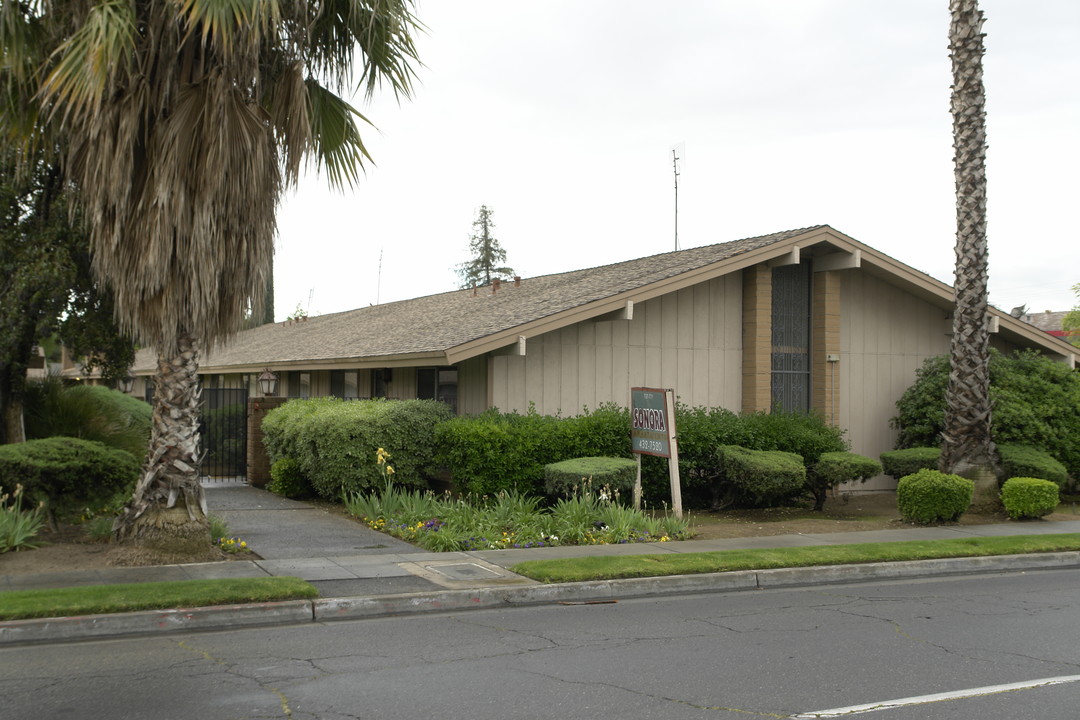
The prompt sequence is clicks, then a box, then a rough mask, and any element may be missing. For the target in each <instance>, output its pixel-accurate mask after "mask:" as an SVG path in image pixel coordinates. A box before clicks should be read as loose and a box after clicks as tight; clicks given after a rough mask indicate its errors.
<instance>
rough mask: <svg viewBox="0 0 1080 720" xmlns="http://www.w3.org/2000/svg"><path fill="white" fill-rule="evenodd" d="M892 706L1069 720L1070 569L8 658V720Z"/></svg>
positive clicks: (36, 651)
mask: <svg viewBox="0 0 1080 720" xmlns="http://www.w3.org/2000/svg"><path fill="white" fill-rule="evenodd" d="M1053 679H1057V680H1053ZM1048 682H1056V684H1040V683H1048ZM1014 684H1020V687H1013V685H1014ZM980 688H981V689H982V690H974V691H973V689H980ZM972 692H974V695H972ZM940 693H946V694H948V696H947V699H940V700H939V701H936V702H933V701H932V700H934V698H932V697H928V696H933V695H935V694H940ZM890 701H898V705H897V706H896V707H892V708H889V709H879V710H875V711H872V712H869V713H866V714H859V715H858V717H859V718H867V719H868V720H901V719H903V720H909V719H915V718H918V719H920V720H927V719H932V720H938V719H944V718H956V719H961V718H962V719H964V720H969V719H971V718H979V720H1015V719H1016V718H1039V719H1040V720H1055V719H1058V718H1060V719H1061V720H1066V719H1068V720H1075V718H1077V717H1078V716H1080V709H1078V708H1080V573H1077V572H1076V571H1039V572H1029V573H1015V574H1008V575H999V576H979V577H962V578H955V577H954V578H945V579H936V580H925V581H905V582H884V583H868V584H857V585H844V586H840V585H837V586H827V587H815V588H807V589H792V590H764V591H747V592H736V593H718V594H709V595H694V596H680V597H667V598H662V599H648V600H623V601H619V602H618V603H614V604H598V605H584V606H582V605H570V606H547V607H526V608H515V609H508V610H498V611H497V610H485V611H475V612H465V613H453V614H445V615H424V616H413V617H408V618H385V619H376V620H363V621H355V622H337V623H327V624H321V625H320V624H315V625H302V626H288V627H277V628H267V629H249V630H241V631H230V632H215V633H202V634H189V635H182V636H179V635H174V636H169V637H153V638H132V639H123V640H113V641H99V642H82V643H78V644H70V645H39V646H28V647H20V648H6V649H0V717H3V718H13V719H14V718H28V719H29V718H33V719H35V720H39V719H40V720H47V719H51V718H80V719H86V720H97V719H99V718H100V719H101V720H105V719H108V720H123V719H125V718H139V719H140V720H141V719H144V718H153V719H154V720H171V719H173V718H175V719H177V720H180V719H183V720H188V719H191V718H199V719H200V720H216V719H218V718H221V719H235V720H240V719H245V720H246V719H255V718H290V719H293V720H300V719H303V720H307V719H309V718H319V719H321V720H338V719H342V718H402V717H408V718H436V717H438V718H468V719H473V718H475V719H477V720H485V719H488V718H490V719H492V720H496V719H498V720H506V719H507V718H538V719H541V718H542V719H544V720H550V719H552V718H605V719H608V720H610V719H611V718H665V719H681V718H740V719H741V720H746V719H747V718H753V717H770V718H784V717H815V716H819V717H821V716H824V715H822V711H827V710H832V711H837V712H846V713H850V712H851V711H852V710H854V709H858V706H863V705H868V704H869V705H879V706H880V705H883V704H888V703H889V702H890ZM845 708H847V709H848V710H844V709H845ZM839 716H843V715H839Z"/></svg>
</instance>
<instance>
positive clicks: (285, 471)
mask: <svg viewBox="0 0 1080 720" xmlns="http://www.w3.org/2000/svg"><path fill="white" fill-rule="evenodd" d="M266 489H267V490H269V491H270V492H272V493H274V494H275V495H281V496H282V497H287V498H293V497H303V496H305V495H310V494H311V483H309V482H308V481H307V478H306V477H304V473H303V471H301V469H300V463H298V462H296V460H294V459H293V458H291V457H283V458H280V459H279V460H276V461H274V464H273V465H271V466H270V482H269V483H267V484H266Z"/></svg>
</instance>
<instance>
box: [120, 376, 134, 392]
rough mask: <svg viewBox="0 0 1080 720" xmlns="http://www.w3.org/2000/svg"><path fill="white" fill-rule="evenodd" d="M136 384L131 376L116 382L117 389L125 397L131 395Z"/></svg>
mask: <svg viewBox="0 0 1080 720" xmlns="http://www.w3.org/2000/svg"><path fill="white" fill-rule="evenodd" d="M134 384H135V378H133V377H131V376H130V375H125V376H124V377H122V378H120V379H119V380H117V381H116V389H117V390H119V391H120V392H122V393H124V394H125V395H128V394H130V393H131V388H132V386H133V385H134Z"/></svg>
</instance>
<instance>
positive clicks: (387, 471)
mask: <svg viewBox="0 0 1080 720" xmlns="http://www.w3.org/2000/svg"><path fill="white" fill-rule="evenodd" d="M386 474H387V475H393V474H394V468H393V467H391V466H390V465H387V466H386Z"/></svg>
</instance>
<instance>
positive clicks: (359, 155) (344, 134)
mask: <svg viewBox="0 0 1080 720" xmlns="http://www.w3.org/2000/svg"><path fill="white" fill-rule="evenodd" d="M305 86H306V88H307V95H308V118H309V121H310V141H311V147H312V151H313V155H314V157H315V163H316V167H317V168H318V169H319V170H321V171H325V172H326V176H327V179H328V180H329V181H330V183H331V184H332V185H334V186H335V187H342V186H343V185H344V183H348V185H349V186H350V187H352V184H353V182H355V181H356V179H357V178H358V177H359V175H358V172H359V170H361V169H363V163H364V161H365V160H368V161H370V160H371V155H369V154H368V151H367V148H365V147H364V142H363V140H362V138H361V137H360V131H359V129H358V128H357V127H356V122H355V120H356V119H359V120H360V121H362V122H365V123H366V122H368V120H367V118H365V117H364V116H363V115H361V114H360V112H358V111H357V110H356V108H354V107H353V106H352V105H350V104H349V103H347V102H345V101H344V100H343V99H341V98H340V97H338V96H337V95H335V94H334V93H332V92H330V91H329V90H327V89H326V88H324V87H323V86H322V85H319V83H317V82H315V81H314V80H310V79H309V80H308V81H307V83H305ZM369 124H370V123H369Z"/></svg>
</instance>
